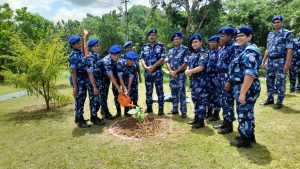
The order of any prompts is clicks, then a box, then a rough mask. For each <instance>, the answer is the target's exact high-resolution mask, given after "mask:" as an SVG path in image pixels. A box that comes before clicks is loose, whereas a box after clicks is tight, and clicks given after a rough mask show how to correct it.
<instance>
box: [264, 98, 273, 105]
mask: <svg viewBox="0 0 300 169" xmlns="http://www.w3.org/2000/svg"><path fill="white" fill-rule="evenodd" d="M269 104H274V100H268V99H267V100H265V101H264V102H262V103H261V105H269Z"/></svg>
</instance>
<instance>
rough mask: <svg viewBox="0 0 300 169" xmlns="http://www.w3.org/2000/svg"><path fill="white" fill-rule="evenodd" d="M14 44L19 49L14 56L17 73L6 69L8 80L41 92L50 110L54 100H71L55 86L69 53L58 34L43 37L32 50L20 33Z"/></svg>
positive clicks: (4, 72)
mask: <svg viewBox="0 0 300 169" xmlns="http://www.w3.org/2000/svg"><path fill="white" fill-rule="evenodd" d="M13 45H14V47H17V49H18V50H17V51H16V53H15V54H14V55H15V56H11V57H10V59H12V60H13V62H14V65H15V67H16V68H17V71H16V72H13V71H12V70H10V69H9V68H5V69H4V71H3V72H1V74H2V75H3V76H4V78H5V81H6V82H7V83H8V84H10V85H12V86H14V87H17V88H23V89H26V90H27V91H28V93H29V94H31V95H33V94H35V95H41V96H42V97H43V98H44V100H45V104H46V107H47V109H49V108H50V101H53V100H54V101H58V102H69V100H70V99H68V98H66V97H64V96H62V95H61V94H60V93H59V92H58V90H57V89H56V87H55V82H56V79H57V76H58V75H59V73H60V71H61V70H64V69H65V68H66V65H65V64H66V61H67V55H66V54H65V53H64V43H63V42H62V41H61V40H60V37H59V36H58V35H54V36H51V37H48V38H46V39H43V40H40V41H39V42H38V45H37V46H35V47H34V50H31V49H30V48H29V47H27V46H26V45H24V44H23V43H22V42H21V41H20V38H19V37H18V35H15V36H14V38H13Z"/></svg>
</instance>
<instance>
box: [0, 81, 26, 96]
mask: <svg viewBox="0 0 300 169" xmlns="http://www.w3.org/2000/svg"><path fill="white" fill-rule="evenodd" d="M21 90H22V89H16V88H14V87H12V86H9V85H7V84H5V83H0V95H5V94H8V93H13V92H17V91H21Z"/></svg>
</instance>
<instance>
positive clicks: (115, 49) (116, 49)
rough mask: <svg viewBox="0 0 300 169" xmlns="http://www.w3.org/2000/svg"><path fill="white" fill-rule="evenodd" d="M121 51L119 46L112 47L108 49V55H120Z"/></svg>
mask: <svg viewBox="0 0 300 169" xmlns="http://www.w3.org/2000/svg"><path fill="white" fill-rule="evenodd" d="M121 51H122V46H120V45H113V46H112V47H110V49H109V53H110V54H120V53H121Z"/></svg>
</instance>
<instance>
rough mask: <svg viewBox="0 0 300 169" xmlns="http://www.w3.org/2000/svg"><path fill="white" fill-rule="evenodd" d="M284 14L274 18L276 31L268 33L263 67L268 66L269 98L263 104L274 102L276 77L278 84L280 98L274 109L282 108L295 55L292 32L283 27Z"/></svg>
mask: <svg viewBox="0 0 300 169" xmlns="http://www.w3.org/2000/svg"><path fill="white" fill-rule="evenodd" d="M282 20H283V17H282V16H275V17H273V19H272V23H273V27H274V31H273V32H270V33H269V35H268V42H267V49H266V51H265V55H264V59H263V61H262V67H266V78H267V93H268V97H267V99H266V100H265V101H264V102H263V103H262V104H263V105H269V104H274V85H275V79H276V83H277V84H278V98H277V101H276V104H275V105H274V109H280V108H281V107H282V103H283V100H284V95H285V85H286V74H287V72H288V70H289V68H290V66H291V60H292V55H293V42H292V32H290V31H288V30H286V29H284V28H283V23H282Z"/></svg>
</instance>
